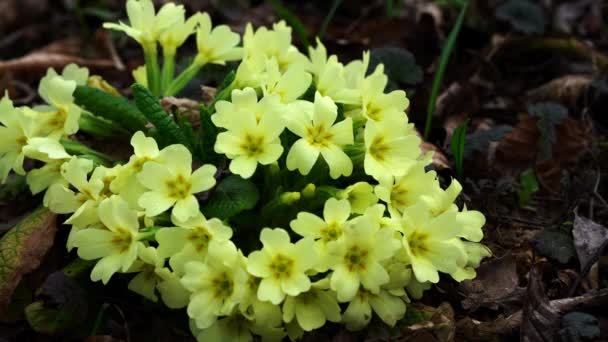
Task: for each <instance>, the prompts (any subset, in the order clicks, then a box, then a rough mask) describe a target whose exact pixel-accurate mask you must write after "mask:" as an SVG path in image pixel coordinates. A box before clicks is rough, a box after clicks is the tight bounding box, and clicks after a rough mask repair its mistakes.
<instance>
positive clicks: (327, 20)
mask: <svg viewBox="0 0 608 342" xmlns="http://www.w3.org/2000/svg"><path fill="white" fill-rule="evenodd" d="M340 4H342V0H334V1H333V2H332V4H331V8H330V9H329V12H327V16H325V20H323V24H322V25H321V28H320V29H319V34H318V37H319V39H323V37H324V36H325V32H326V31H327V28H328V27H329V24H330V23H331V21H332V19H333V18H334V15H335V14H336V10H338V7H340Z"/></svg>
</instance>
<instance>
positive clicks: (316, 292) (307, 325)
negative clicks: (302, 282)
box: [283, 278, 342, 331]
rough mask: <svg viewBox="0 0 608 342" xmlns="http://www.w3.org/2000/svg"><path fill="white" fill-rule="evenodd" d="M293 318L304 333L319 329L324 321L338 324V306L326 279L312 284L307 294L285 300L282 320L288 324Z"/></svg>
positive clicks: (288, 297)
mask: <svg viewBox="0 0 608 342" xmlns="http://www.w3.org/2000/svg"><path fill="white" fill-rule="evenodd" d="M294 318H295V319H296V321H297V323H298V325H299V326H300V327H301V328H302V329H303V330H304V331H312V330H314V329H317V328H320V327H322V326H323V325H324V324H325V322H326V321H330V322H340V320H341V318H342V316H341V315H340V306H339V305H338V301H337V299H336V294H335V292H333V291H331V290H329V280H328V279H327V278H324V279H321V280H319V281H317V282H315V283H313V284H312V286H311V287H310V290H309V291H307V292H304V293H301V294H299V295H298V296H296V297H292V296H287V297H286V298H285V302H284V303H283V320H284V321H285V322H286V323H290V322H291V321H293V319H294Z"/></svg>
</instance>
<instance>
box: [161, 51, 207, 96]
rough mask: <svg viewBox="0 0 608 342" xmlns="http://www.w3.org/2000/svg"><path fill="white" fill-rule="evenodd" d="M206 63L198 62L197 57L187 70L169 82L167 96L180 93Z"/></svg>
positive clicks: (166, 90)
mask: <svg viewBox="0 0 608 342" xmlns="http://www.w3.org/2000/svg"><path fill="white" fill-rule="evenodd" d="M203 65H204V64H201V63H200V62H197V61H196V59H195V60H194V62H192V64H190V66H189V67H188V68H186V70H184V71H183V72H182V73H181V74H179V76H177V78H176V79H174V80H173V82H171V84H169V86H168V87H167V89H165V96H174V95H175V94H177V93H179V92H180V91H181V90H182V89H184V87H185V86H186V85H187V84H188V83H189V82H190V81H191V80H192V79H193V78H194V77H196V75H197V74H198V72H199V71H200V70H201V68H202V67H203Z"/></svg>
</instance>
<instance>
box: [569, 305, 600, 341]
mask: <svg viewBox="0 0 608 342" xmlns="http://www.w3.org/2000/svg"><path fill="white" fill-rule="evenodd" d="M562 326H563V327H564V328H563V329H561V331H560V336H563V337H564V338H563V340H566V341H581V340H582V339H587V340H589V341H590V340H593V339H595V338H598V337H600V327H599V322H598V320H597V318H595V316H592V315H590V314H587V313H584V312H578V311H575V312H570V313H567V314H565V315H564V317H562Z"/></svg>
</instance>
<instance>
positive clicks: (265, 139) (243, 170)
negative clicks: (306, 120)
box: [214, 88, 285, 178]
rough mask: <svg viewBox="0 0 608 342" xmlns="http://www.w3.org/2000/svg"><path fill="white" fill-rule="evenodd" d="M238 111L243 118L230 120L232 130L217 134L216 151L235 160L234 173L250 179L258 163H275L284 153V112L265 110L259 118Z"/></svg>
mask: <svg viewBox="0 0 608 342" xmlns="http://www.w3.org/2000/svg"><path fill="white" fill-rule="evenodd" d="M248 89H251V88H248ZM237 113H238V114H240V115H239V117H238V118H233V120H230V123H229V127H228V130H227V131H225V132H222V133H220V134H218V135H217V140H216V142H215V146H214V150H215V152H217V153H222V154H225V155H227V156H228V158H230V159H232V161H231V162H230V171H231V172H232V173H234V174H237V175H240V176H241V177H243V178H249V177H251V176H252V175H253V173H254V172H255V170H256V168H257V165H258V163H259V164H262V165H268V164H272V163H274V162H276V161H277V160H278V159H279V157H280V156H281V154H283V146H282V145H281V140H280V139H279V136H280V135H281V133H282V132H283V130H284V129H285V125H284V124H283V120H282V118H281V114H280V113H279V112H277V111H276V110H274V111H269V112H266V113H264V114H263V116H262V117H261V118H260V119H259V121H258V120H257V117H256V113H255V112H252V111H246V110H241V111H239V112H233V114H237ZM218 115H219V114H218ZM233 116H234V115H233Z"/></svg>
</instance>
